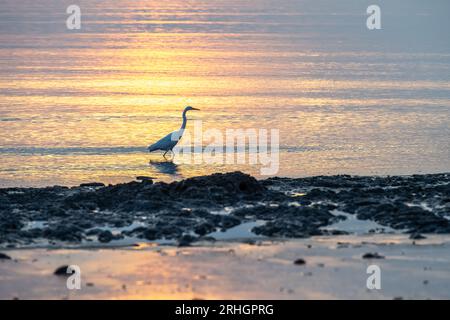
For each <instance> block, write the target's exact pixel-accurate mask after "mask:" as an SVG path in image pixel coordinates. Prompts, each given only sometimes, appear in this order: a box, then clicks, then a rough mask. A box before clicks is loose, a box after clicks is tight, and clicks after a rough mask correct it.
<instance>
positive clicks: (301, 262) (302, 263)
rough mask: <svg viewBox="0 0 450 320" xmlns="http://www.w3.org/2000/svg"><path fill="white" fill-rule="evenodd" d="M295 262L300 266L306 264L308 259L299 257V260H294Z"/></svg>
mask: <svg viewBox="0 0 450 320" xmlns="http://www.w3.org/2000/svg"><path fill="white" fill-rule="evenodd" d="M294 264H295V265H298V266H301V265H304V264H306V261H305V260H304V259H301V258H300V259H297V260H295V261H294Z"/></svg>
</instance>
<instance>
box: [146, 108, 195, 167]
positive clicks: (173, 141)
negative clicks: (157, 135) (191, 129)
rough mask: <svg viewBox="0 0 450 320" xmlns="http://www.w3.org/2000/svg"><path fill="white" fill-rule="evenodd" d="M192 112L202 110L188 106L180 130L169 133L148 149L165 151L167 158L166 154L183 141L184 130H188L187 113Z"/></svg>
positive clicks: (164, 155)
mask: <svg viewBox="0 0 450 320" xmlns="http://www.w3.org/2000/svg"><path fill="white" fill-rule="evenodd" d="M190 110H200V109H197V108H193V107H191V106H187V107H186V108H185V109H184V111H183V123H182V124H181V127H180V129H179V130H177V131H174V132H171V133H169V134H168V135H167V136H165V137H164V138H162V139H161V140H159V141H158V142H155V143H154V144H152V145H150V146H149V147H148V151H149V152H152V151H157V150H161V151H165V152H164V154H163V157H164V159H165V158H166V153H167V152H169V151H171V152H173V151H172V149H173V148H174V147H175V146H176V145H177V143H178V142H179V141H180V140H181V137H182V136H183V133H184V129H185V128H186V123H187V118H186V113H187V112H188V111H190Z"/></svg>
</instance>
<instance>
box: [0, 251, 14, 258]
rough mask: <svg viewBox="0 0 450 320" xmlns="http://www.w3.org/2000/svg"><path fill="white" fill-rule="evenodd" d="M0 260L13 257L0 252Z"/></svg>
mask: <svg viewBox="0 0 450 320" xmlns="http://www.w3.org/2000/svg"><path fill="white" fill-rule="evenodd" d="M0 260H11V257H10V256H8V255H7V254H4V253H2V252H0Z"/></svg>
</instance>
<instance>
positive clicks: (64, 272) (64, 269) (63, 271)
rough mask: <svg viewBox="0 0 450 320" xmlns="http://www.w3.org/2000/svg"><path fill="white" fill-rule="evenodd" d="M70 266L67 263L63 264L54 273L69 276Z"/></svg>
mask: <svg viewBox="0 0 450 320" xmlns="http://www.w3.org/2000/svg"><path fill="white" fill-rule="evenodd" d="M68 268H69V266H67V265H64V266H61V267H59V268H58V269H56V270H55V272H53V274H54V275H56V276H65V277H68V276H70V273H67V269H68Z"/></svg>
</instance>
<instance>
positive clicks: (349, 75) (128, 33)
mask: <svg viewBox="0 0 450 320" xmlns="http://www.w3.org/2000/svg"><path fill="white" fill-rule="evenodd" d="M70 4H77V5H79V6H80V7H81V11H82V28H81V30H74V31H71V30H67V28H66V23H65V21H66V18H67V16H68V15H67V14H66V8H67V6H69V5H70ZM370 4H372V1H364V0H363V1H359V0H358V1H357V0H354V1H350V0H344V1H331V0H329V1H324V0H314V1H312V0H311V1H307V0H295V1H294V0H292V1H288V0H276V1H275V0H252V1H235V0H232V1H208V0H203V1H197V0H191V1H186V0H176V1H126V0H123V1H112V0H111V1H80V0H76V1H75V0H70V1H63V0H62V1H61V0H58V1H57V0H54V1H51V0H33V1H31V0H27V1H16V0H0V40H1V41H0V185H1V186H42V185H54V184H65V185H74V184H78V183H80V182H86V181H94V180H95V181H102V182H107V183H111V182H120V181H129V180H131V179H133V178H134V177H135V176H137V175H151V176H156V177H159V178H161V179H162V180H173V179H180V178H183V177H189V176H195V175H199V174H207V173H211V172H216V171H230V170H235V169H240V170H244V171H246V172H249V173H252V174H255V175H258V173H259V168H258V166H250V165H239V166H234V165H188V164H179V165H176V164H170V163H164V162H161V160H162V158H161V156H160V155H149V154H147V153H146V152H145V147H146V146H147V145H148V144H150V143H152V142H154V141H156V140H157V139H158V138H160V137H161V136H163V135H165V134H166V133H168V132H170V131H172V130H175V129H177V128H178V127H179V125H180V122H181V118H180V117H181V111H182V110H183V108H184V106H186V105H192V106H195V107H197V108H200V109H201V111H200V112H196V113H193V112H192V113H191V114H190V118H191V119H197V120H202V121H203V128H204V129H209V128H217V129H219V130H221V131H223V132H224V131H225V129H230V128H266V129H272V128H275V129H279V130H280V155H279V156H280V171H279V173H278V175H280V176H309V175H318V174H326V175H328V174H339V173H350V174H378V175H386V174H413V173H431V172H444V171H445V172H448V171H450V38H449V37H448V31H449V30H450V22H449V19H448V17H447V14H448V12H450V11H449V9H450V2H449V1H447V0H442V1H430V2H426V1H406V0H404V1H401V0H397V1H377V4H379V5H380V7H381V12H382V30H376V31H369V30H368V29H367V28H366V8H367V6H368V5H370ZM191 124H192V123H191ZM188 127H189V125H188ZM149 161H150V162H149Z"/></svg>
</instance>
